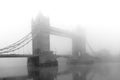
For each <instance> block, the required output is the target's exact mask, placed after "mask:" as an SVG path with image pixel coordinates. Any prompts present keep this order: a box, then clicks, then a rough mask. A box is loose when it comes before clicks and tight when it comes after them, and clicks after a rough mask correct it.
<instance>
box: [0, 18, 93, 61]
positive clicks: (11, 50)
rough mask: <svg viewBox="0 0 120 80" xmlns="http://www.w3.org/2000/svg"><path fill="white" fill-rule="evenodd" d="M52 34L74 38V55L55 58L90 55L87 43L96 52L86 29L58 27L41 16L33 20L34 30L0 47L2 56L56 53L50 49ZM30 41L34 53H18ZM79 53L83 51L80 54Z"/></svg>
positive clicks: (76, 57)
mask: <svg viewBox="0 0 120 80" xmlns="http://www.w3.org/2000/svg"><path fill="white" fill-rule="evenodd" d="M43 18H44V19H43ZM51 34H52V35H57V36H63V37H66V38H71V39H72V55H58V54H53V56H54V58H59V57H64V58H68V59H79V58H82V57H84V56H86V55H88V56H89V54H88V53H87V52H86V45H88V47H89V48H90V50H91V51H92V52H94V50H93V49H92V48H91V46H90V45H89V44H88V42H87V40H86V38H85V37H86V36H85V33H84V30H83V31H82V30H79V29H78V31H76V32H70V31H66V30H62V29H58V28H55V27H52V26H50V25H49V19H48V18H46V17H44V16H42V19H41V18H39V20H37V21H36V20H35V21H33V22H32V32H30V33H28V34H27V35H26V36H24V37H23V38H22V39H20V40H18V41H17V42H15V43H13V44H10V45H9V46H7V47H4V48H2V49H0V58H13V57H28V58H31V57H40V56H43V55H44V54H42V53H48V54H50V53H51V52H52V53H54V51H50V42H49V41H50V39H49V36H50V35H51ZM30 43H32V49H33V50H32V54H29V53H27V54H24V53H23V54H21V53H20V54H19V53H17V52H19V51H21V50H25V48H26V46H28V45H29V44H30ZM63 47H64V46H63ZM37 49H39V50H40V51H38V52H35V51H36V50H37ZM79 53H81V55H80V56H79ZM48 57H49V56H48ZM48 57H46V58H48ZM51 58H52V57H51ZM85 58H88V57H85Z"/></svg>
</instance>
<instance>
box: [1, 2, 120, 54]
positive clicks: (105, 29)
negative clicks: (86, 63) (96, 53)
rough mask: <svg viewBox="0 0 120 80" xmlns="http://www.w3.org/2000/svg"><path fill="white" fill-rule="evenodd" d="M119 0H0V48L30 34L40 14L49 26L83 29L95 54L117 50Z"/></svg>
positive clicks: (119, 32) (118, 42) (119, 40)
mask: <svg viewBox="0 0 120 80" xmlns="http://www.w3.org/2000/svg"><path fill="white" fill-rule="evenodd" d="M119 4H120V2H119V0H0V36H1V37H0V48H2V47H4V46H7V45H9V44H11V43H14V42H16V41H17V40H19V39H21V38H22V37H23V36H25V35H26V34H27V33H29V32H30V31H31V26H30V25H31V19H32V18H33V19H34V17H35V16H36V15H37V14H38V13H39V12H42V13H43V14H44V15H46V16H48V17H49V18H50V23H51V25H52V26H55V27H59V28H64V29H68V30H73V29H75V26H76V25H80V26H82V27H85V28H86V30H87V39H88V41H89V43H90V44H91V46H92V47H93V48H94V49H95V50H99V49H101V48H108V49H109V50H111V51H112V52H113V51H116V52H117V51H119V47H120V38H119V35H120V31H119V30H120V10H119V8H120V5H119Z"/></svg>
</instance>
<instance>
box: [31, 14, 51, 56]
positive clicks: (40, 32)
mask: <svg viewBox="0 0 120 80" xmlns="http://www.w3.org/2000/svg"><path fill="white" fill-rule="evenodd" d="M49 28H50V27H49V19H48V18H46V17H44V16H43V15H39V16H38V17H37V18H36V19H35V20H34V21H33V23H32V37H33V44H32V46H33V54H36V52H37V50H38V49H39V50H40V51H49V50H50V42H49V41H50V39H49V38H50V37H49V34H50V31H49Z"/></svg>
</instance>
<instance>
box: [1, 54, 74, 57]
mask: <svg viewBox="0 0 120 80" xmlns="http://www.w3.org/2000/svg"><path fill="white" fill-rule="evenodd" d="M36 56H43V55H42V54H39V55H32V54H1V55H0V58H5V57H36ZM54 56H55V57H56V58H58V57H65V58H71V57H73V56H70V55H54Z"/></svg>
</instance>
